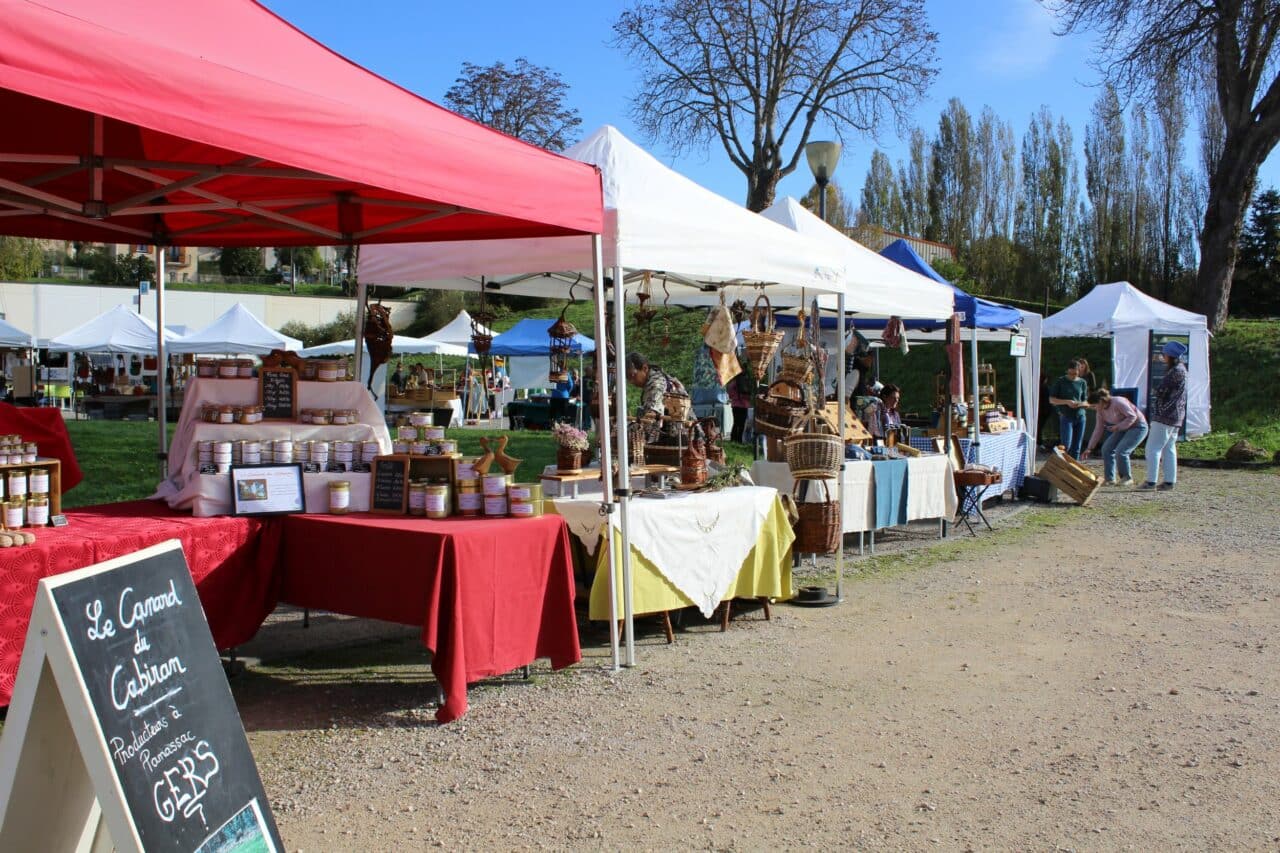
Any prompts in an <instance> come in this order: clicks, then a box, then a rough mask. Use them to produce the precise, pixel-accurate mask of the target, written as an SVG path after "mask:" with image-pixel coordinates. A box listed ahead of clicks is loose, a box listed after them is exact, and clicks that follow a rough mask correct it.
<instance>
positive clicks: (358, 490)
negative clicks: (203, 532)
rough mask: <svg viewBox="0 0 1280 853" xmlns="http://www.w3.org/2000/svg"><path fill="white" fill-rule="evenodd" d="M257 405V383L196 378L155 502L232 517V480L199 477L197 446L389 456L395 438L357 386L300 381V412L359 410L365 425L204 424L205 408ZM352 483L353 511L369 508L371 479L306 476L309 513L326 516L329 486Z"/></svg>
mask: <svg viewBox="0 0 1280 853" xmlns="http://www.w3.org/2000/svg"><path fill="white" fill-rule="evenodd" d="M257 402H258V380H257V379H252V380H251V379H196V380H193V381H192V382H191V383H190V384H189V385H188V386H187V389H186V394H185V397H184V400H183V404H182V414H181V415H180V416H179V418H178V426H177V429H176V430H175V431H174V435H173V442H172V444H170V446H169V478H168V479H167V480H164V481H162V482H161V483H160V485H159V486H157V487H156V493H155V494H154V495H152V498H155V499H161V500H164V501H165V502H167V503H168V504H169V506H170V507H172V508H173V509H190V510H191V512H192V514H193V515H196V516H210V515H226V514H228V513H230V512H231V477H230V475H228V474H201V473H200V467H199V460H198V458H197V452H196V445H197V443H198V442H200V441H204V440H219V441H240V440H243V439H258V440H261V441H266V440H275V439H285V438H287V439H292V440H294V441H308V440H327V441H334V440H352V441H369V440H373V441H377V442H378V447H379V450H380V452H381V453H384V454H385V453H390V452H391V434H390V433H389V432H388V431H387V425H386V424H385V423H384V422H383V420H382V414H381V412H379V411H378V408H377V404H376V403H374V401H373V398H372V397H370V396H369V392H368V391H367V390H366V389H365V387H364V386H363V385H361V384H360V383H358V382H299V383H298V407H299V408H302V409H355V410H356V411H357V412H358V413H359V416H360V419H361V421H362V423H358V424H349V425H343V426H332V425H329V426H314V425H312V424H299V423H284V422H281V421H264V422H262V423H257V424H210V423H205V422H204V421H202V420H200V417H199V415H200V405H201V404H202V403H217V404H219V405H229V406H246V405H254V404H256V403H257ZM331 480H348V481H350V483H351V507H350V509H351V511H352V512H364V511H365V510H367V509H368V508H369V475H368V474H352V473H346V474H304V475H303V489H304V490H305V492H306V506H307V512H327V511H328V508H329V492H328V489H329V481H331Z"/></svg>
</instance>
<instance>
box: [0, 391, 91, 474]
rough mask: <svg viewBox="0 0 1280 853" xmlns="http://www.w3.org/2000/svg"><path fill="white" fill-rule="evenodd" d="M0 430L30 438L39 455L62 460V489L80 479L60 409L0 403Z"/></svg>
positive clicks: (26, 438) (78, 468) (78, 467)
mask: <svg viewBox="0 0 1280 853" xmlns="http://www.w3.org/2000/svg"><path fill="white" fill-rule="evenodd" d="M0 433H3V434H5V435H8V434H11V433H17V434H19V435H21V436H22V437H23V439H25V440H26V441H34V442H35V443H36V444H37V445H39V448H40V455H41V456H53V457H55V458H57V459H58V460H59V461H61V462H62V491H64V492H65V491H67V490H68V489H70V488H71V487H72V486H74V485H75V484H76V483H79V482H80V481H81V480H82V479H84V475H83V474H81V473H80V464H79V463H78V462H76V454H75V451H74V450H73V449H72V448H71V437H70V436H68V435H67V424H66V421H64V420H63V419H62V412H60V411H58V410H57V409H53V408H45V409H29V408H26V407H22V406H12V405H10V404H8V403H0Z"/></svg>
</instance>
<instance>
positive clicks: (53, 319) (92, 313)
mask: <svg viewBox="0 0 1280 853" xmlns="http://www.w3.org/2000/svg"><path fill="white" fill-rule="evenodd" d="M137 300H138V291H137V290H135V289H132V288H127V287H93V286H83V287H82V286H79V285H71V284H22V283H14V282H0V312H3V313H4V315H5V319H6V320H7V321H8V322H10V323H12V324H13V325H15V326H17V327H18V328H19V329H22V330H23V331H24V332H34V333H35V335H36V337H37V338H41V339H44V338H53V337H57V336H58V335H61V334H62V333H64V332H68V331H70V330H72V329H74V328H75V327H76V326H79V325H81V324H82V323H87V322H88V321H89V320H92V319H93V318H94V317H97V316H98V315H99V314H101V313H103V312H104V311H109V310H110V309H112V308H114V307H115V306H117V305H130V306H133V307H137ZM237 302H239V303H241V304H242V305H244V307H245V308H248V309H249V311H250V312H252V313H253V315H254V316H256V317H257V318H258V319H260V320H261V321H262V322H264V323H266V324H267V325H268V326H270V327H271V328H272V329H276V330H279V328H280V327H281V326H283V325H284V324H286V323H288V322H290V321H297V322H300V323H305V324H306V325H308V326H318V325H321V324H323V323H328V322H330V321H332V320H333V319H334V318H335V317H336V316H337V315H338V314H340V313H342V312H343V311H352V310H354V309H355V304H356V303H355V300H354V299H334V298H327V299H325V298H320V297H315V296H283V295H281V296H267V295H263V294H237V293H210V292H205V291H200V292H195V291H186V290H183V291H167V292H166V294H165V302H164V304H165V316H164V321H165V325H169V326H173V325H184V326H190V327H191V328H192V329H199V328H202V327H204V326H207V325H208V324H209V323H211V322H212V321H213V320H214V319H216V318H217V317H218V316H219V315H220V314H222V312H224V311H226V310H227V309H228V308H230V307H231V306H232V305H234V304H235V303H237ZM386 304H387V305H388V306H389V307H390V308H391V323H392V325H393V326H394V327H395V328H397V329H402V328H404V327H405V326H407V325H409V323H411V322H413V314H414V303H412V302H387V303H386ZM142 312H143V313H144V314H145V315H146V316H148V317H149V318H151V319H152V320H154V319H155V316H156V300H155V291H154V290H152V291H151V293H149V294H148V295H147V296H145V297H143V299H142ZM37 314H38V315H39V318H38V320H37Z"/></svg>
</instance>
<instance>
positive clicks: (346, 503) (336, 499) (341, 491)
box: [329, 480, 351, 515]
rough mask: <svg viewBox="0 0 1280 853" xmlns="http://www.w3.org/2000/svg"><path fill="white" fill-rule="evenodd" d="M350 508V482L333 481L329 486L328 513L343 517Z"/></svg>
mask: <svg viewBox="0 0 1280 853" xmlns="http://www.w3.org/2000/svg"><path fill="white" fill-rule="evenodd" d="M350 508H351V483H350V481H348V480H334V481H333V482H331V483H330V484H329V512H330V513H331V514H333V515H345V514H346V513H347V511H348V510H349V509H350Z"/></svg>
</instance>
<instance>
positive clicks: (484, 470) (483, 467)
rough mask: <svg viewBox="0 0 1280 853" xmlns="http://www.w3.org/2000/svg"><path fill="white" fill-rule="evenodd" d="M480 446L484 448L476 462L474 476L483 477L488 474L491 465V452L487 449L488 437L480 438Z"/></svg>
mask: <svg viewBox="0 0 1280 853" xmlns="http://www.w3.org/2000/svg"><path fill="white" fill-rule="evenodd" d="M480 446H481V447H482V448H484V454H483V455H481V457H480V458H479V459H477V460H476V464H475V465H474V466H473V467H474V468H475V472H476V476H478V477H483V476H484V475H485V474H488V473H489V468H490V466H492V465H493V458H494V456H493V451H492V450H490V449H489V438H488V436H483V435H482V436H480Z"/></svg>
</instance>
